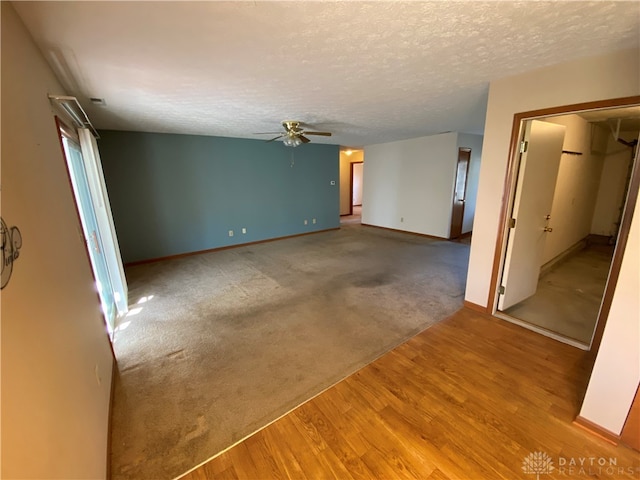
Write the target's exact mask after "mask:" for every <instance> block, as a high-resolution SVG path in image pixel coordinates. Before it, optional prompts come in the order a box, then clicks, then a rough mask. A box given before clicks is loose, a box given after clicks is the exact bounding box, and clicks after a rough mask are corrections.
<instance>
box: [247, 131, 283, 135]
mask: <svg viewBox="0 0 640 480" xmlns="http://www.w3.org/2000/svg"><path fill="white" fill-rule="evenodd" d="M251 135H282V132H256V133H252V134H251Z"/></svg>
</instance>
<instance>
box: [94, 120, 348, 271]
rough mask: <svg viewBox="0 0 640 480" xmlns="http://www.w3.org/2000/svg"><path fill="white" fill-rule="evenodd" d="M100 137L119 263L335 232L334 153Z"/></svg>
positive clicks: (233, 141) (209, 140) (199, 140)
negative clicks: (120, 253)
mask: <svg viewBox="0 0 640 480" xmlns="http://www.w3.org/2000/svg"><path fill="white" fill-rule="evenodd" d="M100 137H101V138H100V140H99V141H98V147H99V150H100V156H101V159H102V164H103V169H104V175H105V180H106V183H107V190H108V192H109V197H110V201H111V208H112V211H113V218H114V222H115V226H116V231H117V235H118V241H119V242H120V249H121V251H122V257H123V260H124V262H134V261H139V260H146V259H153V258H160V257H166V256H169V255H176V254H181V253H187V252H196V251H200V250H206V249H210V248H217V247H224V246H228V245H236V244H242V243H247V242H254V241H258V240H265V239H269V238H277V237H284V236H287V235H295V234H300V233H307V232H313V231H317V230H324V229H328V228H337V227H339V226H340V213H339V190H338V185H339V183H340V182H339V178H338V175H339V170H338V169H339V167H338V164H339V147H338V146H337V145H320V144H307V145H301V146H299V147H297V148H295V149H293V148H290V147H285V146H284V145H283V144H282V143H280V142H271V143H266V142H263V141H260V140H248V139H238V138H224V137H205V136H195V135H170V134H158V133H139V132H122V131H113V130H103V131H100ZM292 153H293V155H294V164H293V166H291V162H292V158H291V155H292ZM332 181H335V185H331V182H332ZM313 218H315V219H316V222H317V223H316V224H315V225H314V224H313V223H312V219H313ZM305 219H307V220H308V222H309V223H308V225H304V220H305ZM243 227H244V228H246V229H247V233H246V234H245V235H243V234H242V233H241V229H242V228H243ZM229 230H233V231H234V236H233V237H229Z"/></svg>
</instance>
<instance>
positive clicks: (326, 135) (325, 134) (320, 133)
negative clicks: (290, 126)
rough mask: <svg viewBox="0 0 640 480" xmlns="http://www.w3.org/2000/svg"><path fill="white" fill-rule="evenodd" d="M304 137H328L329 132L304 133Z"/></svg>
mask: <svg viewBox="0 0 640 480" xmlns="http://www.w3.org/2000/svg"><path fill="white" fill-rule="evenodd" d="M304 134H305V135H322V136H323V137H330V136H331V132H304Z"/></svg>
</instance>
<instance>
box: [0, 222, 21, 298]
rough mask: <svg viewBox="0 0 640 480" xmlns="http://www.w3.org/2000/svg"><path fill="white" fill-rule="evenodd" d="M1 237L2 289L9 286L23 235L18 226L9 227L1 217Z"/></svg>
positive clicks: (0, 286)
mask: <svg viewBox="0 0 640 480" xmlns="http://www.w3.org/2000/svg"><path fill="white" fill-rule="evenodd" d="M0 238H1V240H2V275H1V277H2V284H1V285H0V289H2V288H4V287H6V286H7V284H8V283H9V280H10V279H11V273H12V272H13V264H14V262H15V261H16V259H17V258H18V256H19V255H20V249H21V248H22V235H21V234H20V230H19V229H18V227H11V228H9V227H7V224H6V223H5V221H4V219H3V218H1V217H0Z"/></svg>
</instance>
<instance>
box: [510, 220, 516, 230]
mask: <svg viewBox="0 0 640 480" xmlns="http://www.w3.org/2000/svg"><path fill="white" fill-rule="evenodd" d="M509 228H516V219H515V218H510V219H509Z"/></svg>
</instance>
